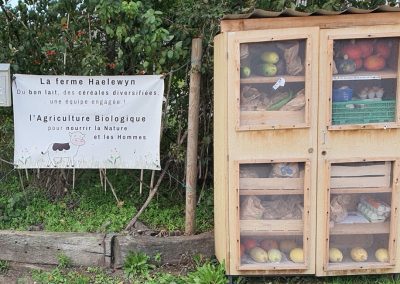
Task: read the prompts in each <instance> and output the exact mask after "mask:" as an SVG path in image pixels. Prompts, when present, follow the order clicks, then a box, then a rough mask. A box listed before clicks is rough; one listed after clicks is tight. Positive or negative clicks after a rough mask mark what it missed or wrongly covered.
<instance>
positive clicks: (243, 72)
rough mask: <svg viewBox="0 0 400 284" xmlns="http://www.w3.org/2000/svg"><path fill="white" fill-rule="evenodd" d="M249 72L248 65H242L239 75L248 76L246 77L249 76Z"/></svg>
mask: <svg viewBox="0 0 400 284" xmlns="http://www.w3.org/2000/svg"><path fill="white" fill-rule="evenodd" d="M250 74H251V69H250V67H248V66H243V67H241V68H240V75H241V76H242V77H243V78H248V77H250Z"/></svg>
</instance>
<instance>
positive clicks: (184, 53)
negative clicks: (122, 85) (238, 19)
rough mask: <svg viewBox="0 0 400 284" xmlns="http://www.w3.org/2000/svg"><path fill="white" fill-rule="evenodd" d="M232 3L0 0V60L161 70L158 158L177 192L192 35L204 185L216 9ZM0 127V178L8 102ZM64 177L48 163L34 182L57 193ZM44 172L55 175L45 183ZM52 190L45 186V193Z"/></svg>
mask: <svg viewBox="0 0 400 284" xmlns="http://www.w3.org/2000/svg"><path fill="white" fill-rule="evenodd" d="M237 9H241V1H216V0H209V1H207V0H203V1H195V0H165V1H160V0H153V1H151V0H143V1H129V0H126V1H117V0H100V1H95V0H72V1H71V0H38V1H33V0H19V2H18V4H17V5H16V6H11V5H9V2H8V1H5V0H0V62H5V63H10V64H11V69H12V73H22V74H43V75H62V74H66V75H137V74H165V84H166V93H165V97H166V98H165V99H166V100H165V105H164V114H163V133H162V140H161V159H162V161H166V160H170V159H172V163H171V166H170V168H169V169H170V170H169V173H168V175H167V176H168V177H169V181H170V183H169V184H170V185H171V189H172V190H174V191H175V193H177V194H178V195H180V196H183V195H184V193H185V188H184V180H185V168H184V166H185V149H186V147H185V144H181V143H179V141H182V137H184V132H185V130H186V128H187V117H188V113H187V109H188V96H189V94H188V92H189V76H190V71H191V70H190V51H191V41H192V38H194V37H201V38H202V39H203V49H204V50H203V62H202V70H201V71H202V83H201V84H202V85H201V103H200V123H199V153H198V156H199V177H200V179H199V181H200V186H201V188H202V189H203V190H202V191H201V192H204V191H206V190H207V189H209V188H210V187H211V182H212V171H211V164H212V117H213V116H212V112H213V110H212V93H213V68H212V65H213V38H214V36H215V35H216V34H217V33H218V32H219V20H220V18H221V17H222V15H223V14H226V13H230V12H233V11H236V10H237ZM0 129H1V135H0V158H2V159H3V161H2V162H0V172H1V174H0V179H2V178H4V176H5V175H6V174H9V173H10V172H11V171H12V166H10V165H9V164H7V163H4V160H7V161H12V155H13V154H12V151H13V118H12V109H11V108H0ZM12 173H13V174H14V173H15V174H16V172H12ZM35 173H36V172H33V171H32V172H31V173H30V175H31V178H30V179H29V181H28V180H27V179H23V180H24V183H25V185H27V184H31V183H33V182H35V178H36V174H35ZM27 174H28V172H27ZM135 174H136V175H139V173H138V172H136V173H135ZM23 175H24V176H25V173H24V174H23ZM17 176H18V175H17ZM41 176H43V172H42V173H41ZM63 177H66V179H71V177H72V174H71V173H70V172H69V171H68V172H67V173H66V174H65V173H64V172H58V171H55V170H49V171H47V174H46V175H45V178H44V179H42V181H39V182H36V184H39V186H42V187H49V184H50V185H54V186H55V187H57V188H58V193H57V194H54V193H53V195H52V196H51V197H53V198H54V197H58V196H59V194H63V193H64V192H65V188H66V187H68V186H71V185H72V183H71V182H68V181H62V182H60V179H62V178H63ZM145 177H146V176H145ZM49 178H52V179H56V180H58V182H50V183H49ZM147 178H148V177H147ZM21 180H22V178H21ZM114 180H118V179H114ZM117 183H118V182H116V184H114V185H115V186H116V187H118V186H119V185H118V184H117ZM54 190H57V189H56V188H51V189H49V188H47V191H46V192H47V193H50V192H54ZM200 195H202V193H201V194H200ZM204 200H206V199H204ZM204 202H205V201H204Z"/></svg>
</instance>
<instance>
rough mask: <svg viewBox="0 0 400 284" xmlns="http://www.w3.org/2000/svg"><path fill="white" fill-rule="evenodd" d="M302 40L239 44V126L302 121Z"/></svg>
mask: <svg viewBox="0 0 400 284" xmlns="http://www.w3.org/2000/svg"><path fill="white" fill-rule="evenodd" d="M305 46H306V40H292V41H277V42H258V43H244V44H241V45H240V125H241V126H246V125H266V126H285V125H286V126H290V127H292V126H293V125H296V124H300V123H304V122H305V111H304V110H305V107H306V101H307V100H306V97H305V89H304V88H305V84H304V81H305V79H304V74H305V68H304V61H305V54H306V47H305Z"/></svg>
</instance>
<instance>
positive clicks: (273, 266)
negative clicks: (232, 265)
mask: <svg viewBox="0 0 400 284" xmlns="http://www.w3.org/2000/svg"><path fill="white" fill-rule="evenodd" d="M306 268H307V265H306V264H304V263H294V262H291V261H284V262H280V263H263V264H242V265H240V266H239V270H302V269H306Z"/></svg>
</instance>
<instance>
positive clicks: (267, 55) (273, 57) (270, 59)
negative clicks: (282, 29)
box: [261, 51, 279, 64]
mask: <svg viewBox="0 0 400 284" xmlns="http://www.w3.org/2000/svg"><path fill="white" fill-rule="evenodd" d="M261 59H262V61H264V62H266V63H271V64H275V63H277V62H278V61H279V55H278V53H276V52H275V51H264V52H263V53H262V54H261Z"/></svg>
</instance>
